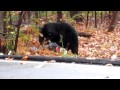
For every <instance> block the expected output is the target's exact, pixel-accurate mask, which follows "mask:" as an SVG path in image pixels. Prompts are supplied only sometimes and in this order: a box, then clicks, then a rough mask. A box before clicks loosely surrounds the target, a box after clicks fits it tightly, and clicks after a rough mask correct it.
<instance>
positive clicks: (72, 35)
mask: <svg viewBox="0 0 120 90" xmlns="http://www.w3.org/2000/svg"><path fill="white" fill-rule="evenodd" d="M40 33H41V34H42V35H43V36H39V42H40V43H41V44H42V42H43V41H44V39H45V38H46V40H50V41H51V42H56V43H57V44H58V45H59V46H63V47H64V48H66V49H68V50H69V49H71V51H72V53H73V54H78V34H77V32H76V30H75V29H74V28H73V27H72V26H71V25H69V24H68V23H64V22H54V23H47V24H45V25H44V26H43V27H42V28H41V30H40ZM60 41H62V42H63V43H62V42H60Z"/></svg>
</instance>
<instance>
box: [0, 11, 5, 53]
mask: <svg viewBox="0 0 120 90" xmlns="http://www.w3.org/2000/svg"><path fill="white" fill-rule="evenodd" d="M4 12H5V11H0V52H2V39H3V16H4V15H3V14H4Z"/></svg>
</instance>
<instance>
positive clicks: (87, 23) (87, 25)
mask: <svg viewBox="0 0 120 90" xmlns="http://www.w3.org/2000/svg"><path fill="white" fill-rule="evenodd" d="M88 18H89V11H87V20H86V27H87V26H88Z"/></svg>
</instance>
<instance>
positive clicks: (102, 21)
mask: <svg viewBox="0 0 120 90" xmlns="http://www.w3.org/2000/svg"><path fill="white" fill-rule="evenodd" d="M102 22H103V12H102V11H101V23H102Z"/></svg>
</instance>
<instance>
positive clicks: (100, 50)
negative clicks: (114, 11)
mask: <svg viewBox="0 0 120 90" xmlns="http://www.w3.org/2000/svg"><path fill="white" fill-rule="evenodd" d="M73 27H74V28H75V29H76V30H77V31H78V32H85V33H89V34H91V35H92V37H90V38H85V37H78V38H79V48H78V49H79V52H78V57H84V58H86V57H87V58H95V59H97V58H101V59H109V58H118V57H119V56H120V38H119V37H120V28H119V25H117V27H116V28H115V30H114V31H113V32H107V30H108V27H107V26H106V27H105V26H104V27H102V26H98V28H93V27H87V28H86V27H85V25H84V24H81V23H78V24H77V23H74V24H73ZM21 30H24V31H25V32H26V36H27V35H29V40H28V42H27V43H26V42H25V41H24V40H23V39H22V38H19V42H18V48H17V54H20V55H41V56H63V52H54V51H51V50H48V49H47V48H45V49H42V48H41V45H40V44H39V40H38V35H39V34H38V33H36V32H34V30H33V27H31V26H28V27H27V26H26V27H22V28H21ZM66 56H67V57H71V56H74V55H73V54H72V53H71V51H68V53H67V55H66Z"/></svg>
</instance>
